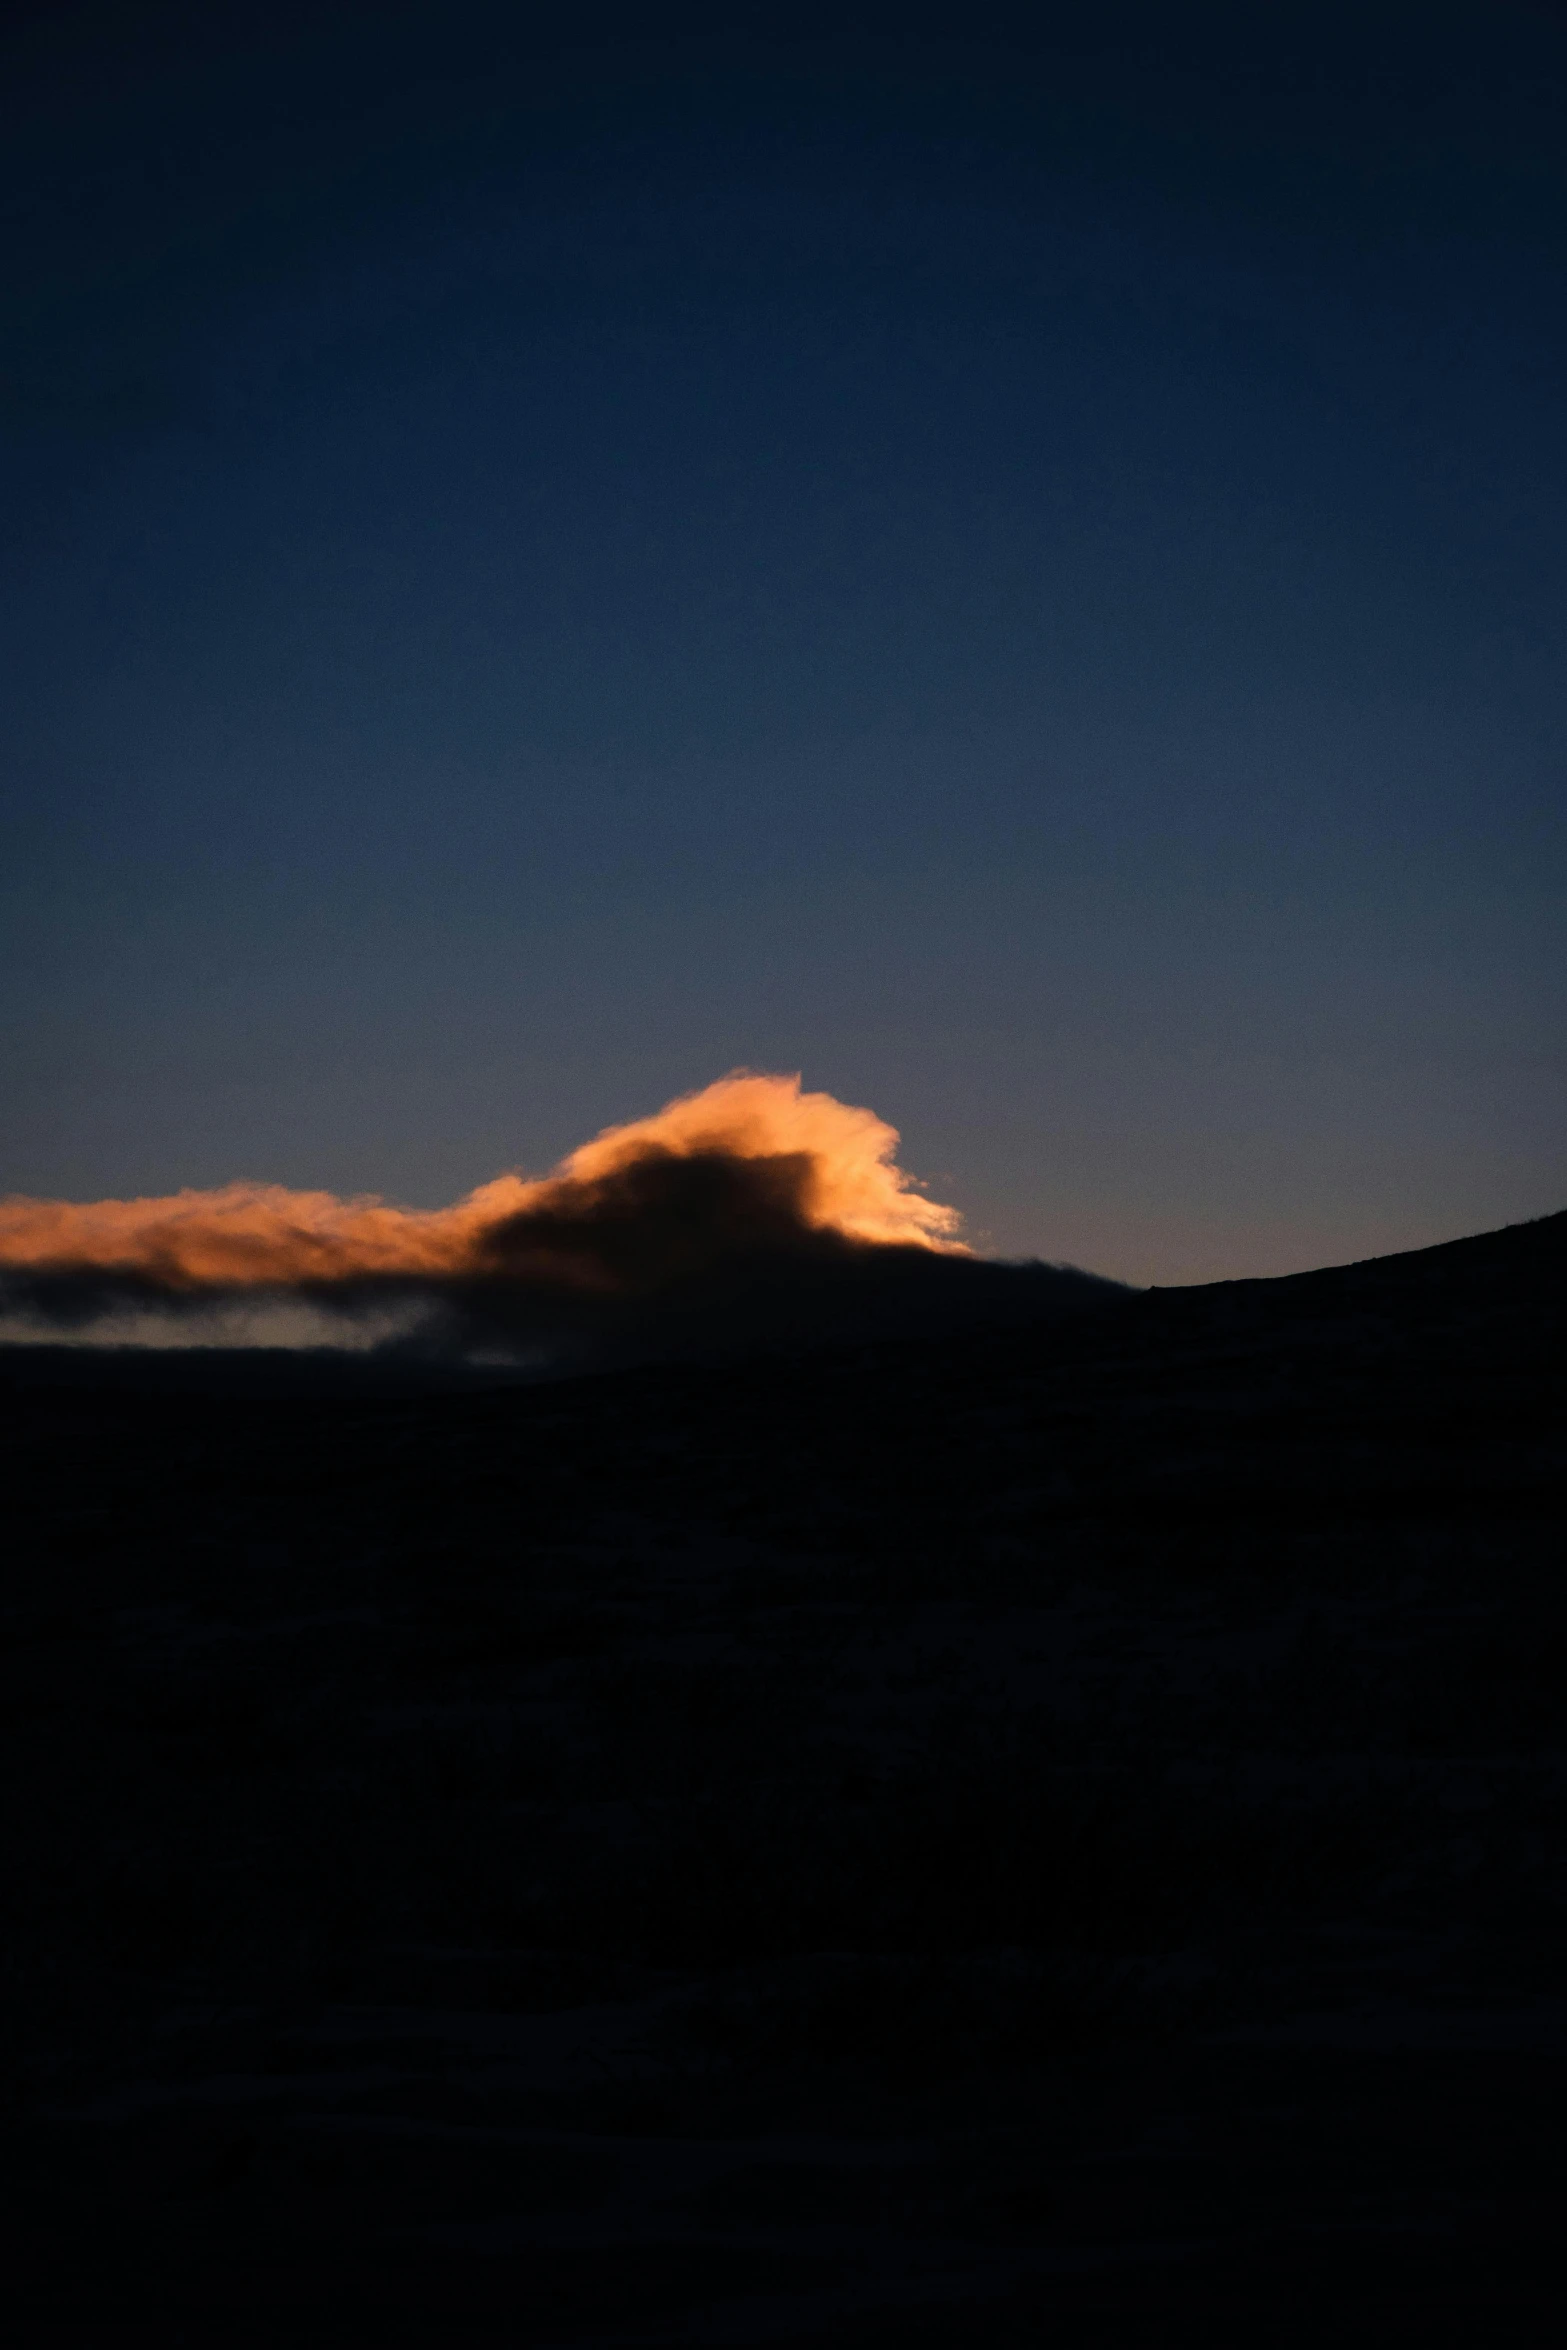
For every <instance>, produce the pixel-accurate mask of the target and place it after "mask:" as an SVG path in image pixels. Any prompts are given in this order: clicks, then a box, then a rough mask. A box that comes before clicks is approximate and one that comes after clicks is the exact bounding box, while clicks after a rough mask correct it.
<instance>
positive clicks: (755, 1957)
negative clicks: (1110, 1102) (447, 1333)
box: [0, 1217, 1567, 2350]
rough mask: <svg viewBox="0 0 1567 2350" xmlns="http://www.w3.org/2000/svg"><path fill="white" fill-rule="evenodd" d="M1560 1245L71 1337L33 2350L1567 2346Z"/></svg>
mask: <svg viewBox="0 0 1567 2350" xmlns="http://www.w3.org/2000/svg"><path fill="white" fill-rule="evenodd" d="M1564 1267H1567V1218H1562V1217H1558V1218H1554V1219H1551V1220H1549V1221H1547V1222H1545V1223H1542V1224H1536V1225H1532V1226H1526V1227H1521V1228H1518V1229H1515V1230H1511V1231H1508V1232H1504V1233H1500V1234H1496V1235H1492V1236H1490V1237H1488V1238H1485V1239H1482V1240H1476V1241H1467V1242H1461V1243H1459V1244H1457V1245H1455V1246H1453V1247H1451V1248H1447V1249H1435V1250H1428V1251H1424V1252H1422V1253H1420V1254H1418V1255H1414V1256H1408V1257H1402V1258H1393V1259H1388V1260H1384V1261H1382V1262H1379V1263H1374V1264H1370V1265H1365V1266H1357V1267H1351V1268H1347V1269H1344V1270H1340V1271H1333V1272H1327V1273H1321V1274H1313V1275H1308V1276H1305V1277H1302V1278H1300V1279H1296V1280H1290V1281H1279V1282H1269V1283H1246V1284H1233V1285H1226V1286H1224V1287H1220V1288H1215V1289H1206V1290H1188V1291H1175V1292H1165V1293H1151V1294H1148V1295H1144V1296H1136V1297H1126V1298H1123V1299H1120V1300H1113V1301H1110V1302H1107V1303H1106V1304H1105V1305H1104V1307H1103V1308H1102V1309H1101V1310H1099V1311H1097V1312H1095V1313H1094V1314H1092V1315H1084V1316H1083V1317H1081V1318H1080V1319H1079V1320H1078V1321H1076V1322H1074V1323H1072V1324H1070V1325H1069V1326H1060V1327H1055V1328H1051V1329H1045V1330H1042V1331H1040V1332H1037V1333H1034V1334H1030V1333H1028V1332H1022V1333H1019V1332H1016V1331H1013V1332H1009V1333H1006V1334H1003V1335H999V1336H993V1337H991V1338H989V1339H987V1338H984V1337H982V1336H976V1337H969V1338H964V1339H951V1338H948V1339H945V1340H942V1341H941V1342H939V1343H936V1344H924V1343H921V1342H917V1341H916V1342H909V1343H903V1344H900V1345H895V1346H894V1345H889V1346H884V1347H880V1348H876V1349H871V1350H862V1351H860V1352H857V1353H845V1352H841V1351H840V1352H838V1353H836V1354H833V1353H824V1354H820V1355H816V1356H811V1355H805V1354H802V1355H798V1356H796V1357H793V1358H791V1359H788V1360H778V1359H774V1360H771V1361H764V1360H757V1361H755V1362H753V1363H750V1364H748V1365H745V1364H742V1365H740V1366H730V1367H728V1368H723V1369H706V1370H704V1369H700V1368H692V1367H689V1366H688V1367H685V1368H680V1369H673V1370H656V1369H648V1370H641V1371H636V1372H628V1373H621V1374H617V1375H615V1376H606V1377H601V1378H596V1379H582V1380H578V1381H574V1382H569V1383H562V1384H558V1385H554V1386H535V1387H531V1388H518V1389H512V1390H509V1391H507V1390H497V1391H495V1392H461V1391H452V1392H447V1393H430V1394H423V1395H421V1394H415V1393H407V1394H403V1393H397V1392H395V1391H392V1392H386V1393H378V1392H373V1391H371V1390H370V1389H368V1388H366V1389H364V1390H363V1391H362V1392H357V1393H356V1392H354V1391H352V1390H351V1389H350V1390H345V1391H342V1392H337V1393H331V1394H329V1393H326V1392H322V1393H318V1394H311V1393H299V1394H293V1393H290V1392H288V1389H287V1382H286V1381H283V1382H281V1383H280V1382H278V1381H276V1380H275V1381H274V1382H273V1383H272V1386H271V1388H270V1390H268V1389H267V1387H266V1385H265V1383H264V1382H262V1381H260V1380H259V1379H258V1380H257V1381H255V1382H253V1383H252V1384H253V1386H254V1388H255V1392H253V1393H250V1394H248V1395H247V1394H244V1393H236V1392H233V1391H232V1389H231V1391H230V1392H218V1391H216V1390H215V1389H214V1390H212V1391H204V1390H203V1388H202V1386H201V1385H200V1384H199V1383H197V1384H193V1385H190V1386H189V1387H188V1388H187V1389H186V1390H185V1391H183V1392H182V1391H181V1387H180V1384H179V1378H178V1377H177V1376H175V1375H173V1374H169V1373H167V1372H165V1373H164V1374H163V1388H162V1391H161V1392H160V1391H158V1390H155V1389H154V1388H153V1387H151V1386H147V1385H145V1384H144V1385H138V1384H137V1383H136V1382H135V1381H134V1380H128V1379H127V1378H125V1377H124V1376H118V1377H116V1376H115V1375H113V1374H112V1373H111V1371H110V1370H109V1369H107V1368H106V1369H104V1370H103V1372H102V1376H101V1379H100V1377H99V1374H98V1372H96V1371H94V1372H93V1373H92V1374H91V1375H90V1376H87V1377H85V1378H83V1377H78V1379H77V1381H76V1383H75V1384H74V1385H61V1384H57V1383H55V1384H51V1383H50V1381H49V1380H48V1379H46V1378H43V1377H42V1376H41V1371H40V1366H42V1364H43V1358H42V1357H39V1358H37V1361H36V1363H35V1365H34V1367H33V1368H32V1369H29V1366H28V1362H27V1361H26V1360H24V1359H23V1358H22V1357H21V1356H20V1355H13V1356H11V1357H10V1358H8V1360H7V1361H6V1362H5V1364H4V1366H3V1367H0V1397H3V1398H4V1409H3V1424H4V1460H5V1480H6V1482H5V1500H6V1507H5V1518H4V1533H5V1547H6V1563H5V1571H4V1583H3V1601H4V1611H5V1613H4V1626H5V1646H4V1683H3V1686H4V1703H5V1726H6V1736H7V1741H8V1749H7V1762H6V1770H5V1783H4V1791H5V1802H6V1806H7V1812H8V1835H9V1857H8V1859H7V1863H6V1870H5V1889H6V1894H7V1898H8V1902H9V1905H10V1911H11V1915H10V1919H9V1923H8V1926H7V1931H6V1936H5V1942H4V1964H5V1969H6V1998H5V2003H4V2024H5V2030H6V2033H7V2036H8V2047H7V2058H8V2063H7V2078H8V2080H9V2082H10V2083H11V2084H12V2086H11V2088H10V2090H9V2094H8V2104H7V2109H6V2121H7V2137H6V2148H7V2152H6V2172H5V2181H4V2205H5V2216H6V2224H7V2228H8V2230H9V2232H10V2236H11V2242H10V2244H9V2245H8V2247H7V2250H6V2254H5V2268H4V2278H5V2285H4V2295H5V2299H6V2301H7V2302H8V2304H9V2305H10V2309H11V2324H10V2334H11V2338H12V2339H22V2340H27V2341H33V2340H37V2341H60V2342H73V2343H75V2342H80V2343H88V2342H93V2343H97V2342H103V2343H110V2342H121V2341H140V2340H145V2341H147V2342H149V2343H150V2342H154V2341H156V2342H158V2343H160V2344H162V2343H168V2344H176V2343H187V2344H198V2343H200V2344H206V2343H222V2342H227V2341H244V2340H249V2339H255V2340H261V2341H267V2342H277V2343H294V2342H304V2341H311V2342H315V2341H319V2342H323V2343H327V2342H345V2343H358V2342H364V2343H372V2342H374V2343H382V2342H397V2341H410V2342H418V2343H430V2344H435V2343H446V2342H464V2341H472V2342H481V2341H482V2342H485V2343H492V2342H493V2343H496V2344H499V2343H509V2344H518V2345H529V2346H531V2345H549V2344H557V2343H558V2344H563V2345H564V2344H573V2345H583V2344H611V2343H616V2344H619V2343H625V2344H643V2343H649V2344H651V2343H662V2342H680V2343H693V2344H720V2345H721V2344H750V2343H762V2342H774V2341H776V2342H779V2343H805V2342H811V2343H819V2344H823V2345H827V2346H829V2350H831V2346H833V2345H850V2344H853V2345H861V2344H864V2345H884V2344H885V2345H902V2344H909V2345H911V2346H915V2350H918V2346H920V2345H926V2344H929V2345H932V2346H934V2345H937V2344H940V2345H948V2344H957V2343H978V2344H982V2345H990V2344H998V2345H999V2344H1007V2345H1012V2344H1017V2345H1022V2344H1034V2343H1050V2342H1066V2343H1078V2342H1083V2343H1103V2344H1121V2343H1133V2344H1143V2343H1150V2344H1154V2343H1171V2344H1175V2343H1180V2344H1187V2343H1192V2344H1198V2343H1210V2342H1215V2341H1223V2342H1226V2343H1229V2342H1234V2343H1243V2342H1244V2343H1247V2344H1257V2345H1259V2346H1265V2345H1268V2344H1271V2343H1276V2342H1281V2341H1287V2342H1292V2343H1293V2342H1301V2343H1306V2342H1310V2343H1319V2342H1320V2343H1338V2342H1343V2341H1354V2342H1362V2341H1364V2342H1372V2341H1376V2342H1386V2341H1398V2342H1404V2341H1409V2342H1422V2343H1424V2342H1437V2341H1441V2342H1448V2341H1451V2342H1455V2343H1456V2342H1465V2343H1469V2342H1473V2343H1512V2342H1524V2341H1527V2342H1531V2343H1532V2342H1535V2341H1540V2342H1546V2341H1555V2340H1557V2339H1559V2338H1562V2332H1563V2328H1564V2326H1567V2282H1564V2270H1567V2251H1564V2249H1563V2248H1564V2247H1567V2119H1564V2116H1567V1583H1564V1579H1563V1542H1562V1527H1563V1507H1562V1504H1563V1485H1562V1466H1563V1449H1564V1448H1563V1436H1562V1426H1563V1423H1562V1405H1563V1400H1564V1387H1567V1380H1564V1375H1563V1365H1562V1356H1561V1347H1560V1333H1561V1327H1562V1316H1561V1308H1562V1301H1563V1287H1564V1281H1563V1275H1564ZM6 1380H9V1385H8V1386H7V1385H6V1384H5V1382H6Z"/></svg>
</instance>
